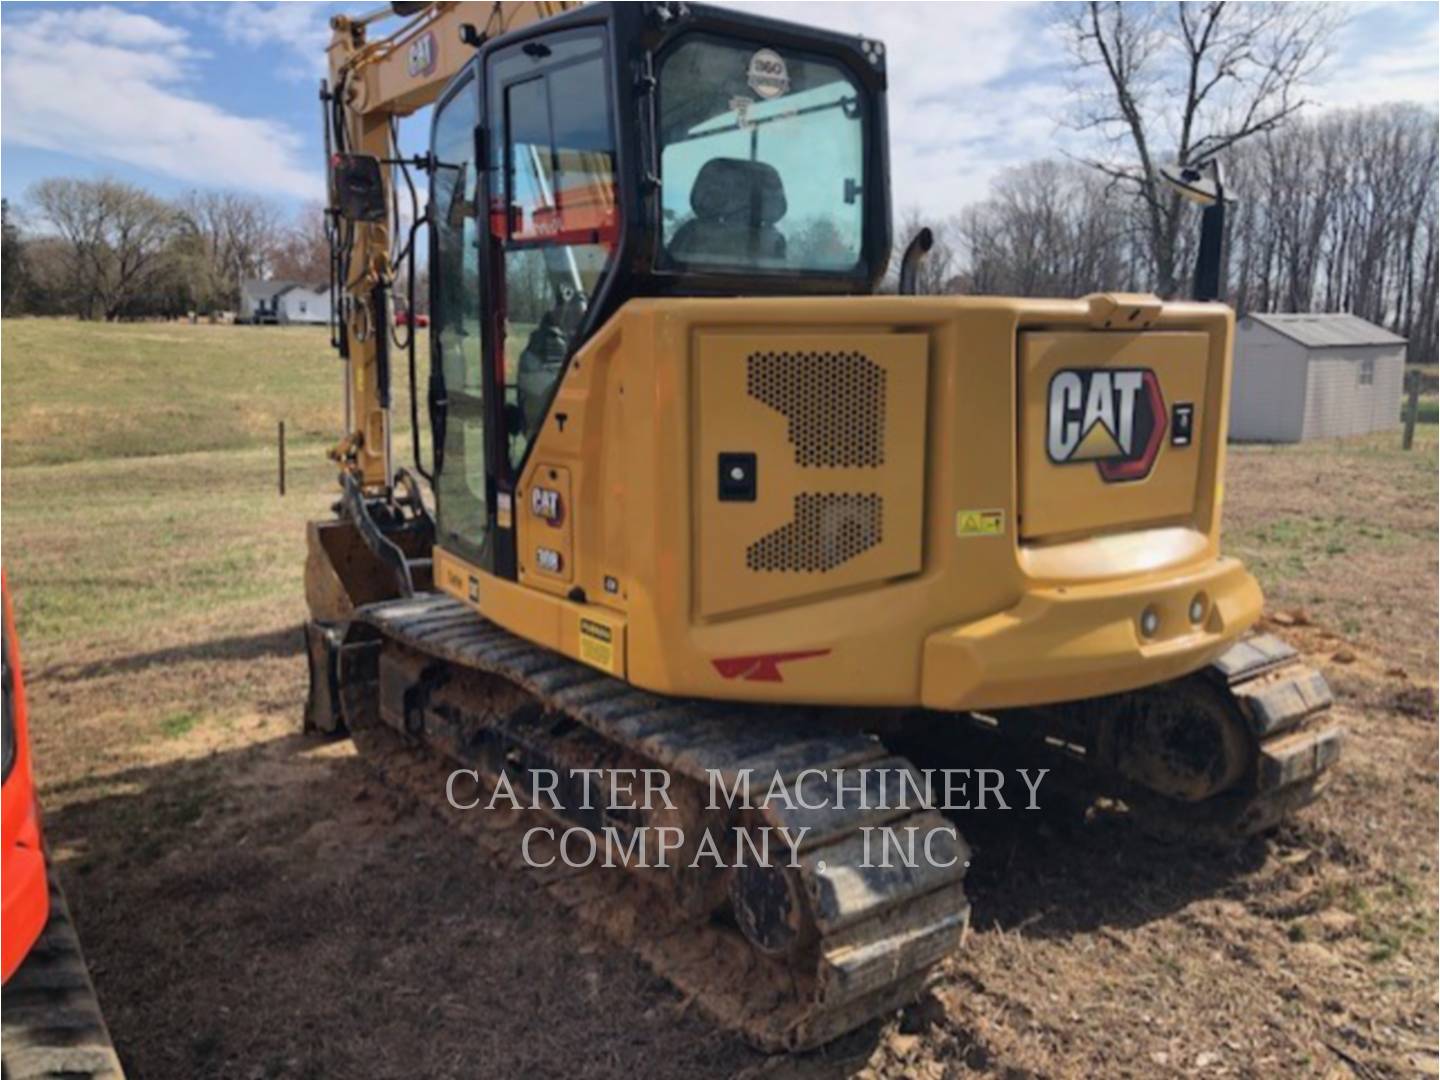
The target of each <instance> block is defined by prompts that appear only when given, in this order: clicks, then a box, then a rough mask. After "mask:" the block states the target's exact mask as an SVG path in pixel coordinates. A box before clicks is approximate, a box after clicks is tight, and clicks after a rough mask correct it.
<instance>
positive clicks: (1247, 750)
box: [1101, 678, 1254, 802]
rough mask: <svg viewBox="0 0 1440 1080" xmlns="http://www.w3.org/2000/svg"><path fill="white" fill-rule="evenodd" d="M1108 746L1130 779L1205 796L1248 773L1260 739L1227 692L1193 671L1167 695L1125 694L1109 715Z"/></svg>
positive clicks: (1183, 798)
mask: <svg viewBox="0 0 1440 1080" xmlns="http://www.w3.org/2000/svg"><path fill="white" fill-rule="evenodd" d="M1181 687H1183V692H1182V693H1180V694H1176V693H1175V691H1176V690H1177V689H1180V688H1181ZM1101 752H1102V754H1103V755H1104V757H1105V758H1106V759H1108V760H1109V761H1110V762H1111V764H1112V766H1113V767H1114V768H1115V769H1116V770H1117V771H1118V772H1119V773H1120V774H1121V775H1122V776H1124V777H1125V778H1126V779H1127V780H1130V781H1132V782H1134V783H1136V784H1138V785H1140V786H1141V787H1143V788H1145V789H1147V790H1149V791H1151V792H1154V793H1155V794H1157V795H1161V796H1164V797H1165V798H1168V799H1175V800H1177V801H1179V802H1200V801H1201V800H1203V799H1208V798H1211V797H1212V796H1215V795H1218V794H1220V793H1221V792H1223V791H1227V790H1228V789H1230V788H1232V787H1234V786H1235V785H1236V784H1238V783H1239V782H1240V781H1241V780H1242V779H1243V778H1244V776H1245V773H1246V770H1247V769H1248V768H1249V766H1250V762H1251V761H1252V760H1253V758H1254V745H1253V739H1252V737H1251V735H1250V733H1249V731H1248V730H1247V729H1246V726H1245V722H1244V718H1243V717H1242V716H1241V715H1240V714H1239V713H1238V712H1237V711H1236V710H1235V709H1234V708H1233V707H1232V706H1231V705H1230V703H1229V701H1228V700H1227V699H1226V697H1225V695H1224V694H1223V693H1222V692H1221V691H1220V690H1218V689H1217V688H1216V687H1214V686H1213V685H1211V684H1210V683H1209V682H1207V681H1205V680H1203V679H1196V678H1191V679H1186V680H1183V681H1182V682H1181V683H1179V684H1172V686H1171V687H1170V688H1169V693H1167V694H1164V695H1160V694H1150V693H1145V692H1141V693H1137V694H1129V695H1125V696H1124V697H1122V698H1120V699H1119V708H1118V710H1117V712H1115V713H1114V714H1111V715H1109V716H1107V717H1106V718H1105V721H1104V722H1103V727H1102V733H1101Z"/></svg>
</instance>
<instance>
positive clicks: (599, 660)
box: [580, 619, 615, 671]
mask: <svg viewBox="0 0 1440 1080" xmlns="http://www.w3.org/2000/svg"><path fill="white" fill-rule="evenodd" d="M580 659H581V660H584V661H585V662H586V663H587V664H594V665H595V666H596V667H598V668H604V669H605V670H606V671H614V670H615V633H614V631H612V630H611V629H610V627H608V626H606V625H605V624H604V623H599V622H596V621H595V620H594V619H581V620H580Z"/></svg>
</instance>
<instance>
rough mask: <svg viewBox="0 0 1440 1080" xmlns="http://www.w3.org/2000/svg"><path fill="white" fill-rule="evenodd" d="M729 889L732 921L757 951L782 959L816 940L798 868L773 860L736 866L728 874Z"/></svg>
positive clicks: (795, 953)
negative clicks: (733, 914) (772, 861)
mask: <svg viewBox="0 0 1440 1080" xmlns="http://www.w3.org/2000/svg"><path fill="white" fill-rule="evenodd" d="M729 890H730V907H731V910H732V911H734V913H735V922H736V924H737V925H738V926H739V927H740V932H741V933H742V934H744V935H745V940H746V941H748V942H750V944H751V945H753V946H754V947H755V949H756V951H758V952H760V953H762V954H763V955H765V956H769V957H772V958H775V959H785V958H787V957H792V956H795V955H797V954H799V953H800V952H801V951H803V950H804V949H805V947H806V946H808V945H810V944H811V943H812V942H813V941H814V940H815V936H816V935H815V925H814V922H813V921H812V920H811V918H810V915H809V905H808V904H807V902H806V899H805V890H804V886H803V885H802V884H801V882H800V874H799V872H798V871H797V870H794V869H791V868H790V867H788V866H783V865H778V864H776V863H771V864H770V865H768V866H761V865H751V864H747V865H745V866H739V867H736V868H735V871H734V873H733V874H731V876H730V884H729Z"/></svg>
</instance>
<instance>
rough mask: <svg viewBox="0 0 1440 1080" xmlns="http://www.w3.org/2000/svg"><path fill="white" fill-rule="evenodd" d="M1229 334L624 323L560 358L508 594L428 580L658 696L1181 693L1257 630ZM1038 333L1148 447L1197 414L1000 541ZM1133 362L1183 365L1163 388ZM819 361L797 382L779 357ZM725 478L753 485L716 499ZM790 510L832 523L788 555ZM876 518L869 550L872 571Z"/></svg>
mask: <svg viewBox="0 0 1440 1080" xmlns="http://www.w3.org/2000/svg"><path fill="white" fill-rule="evenodd" d="M1132 310H1133V311H1135V312H1140V314H1139V315H1138V316H1133V317H1127V318H1126V320H1125V321H1126V325H1125V326H1124V329H1123V330H1122V329H1118V328H1116V329H1111V322H1112V320H1113V319H1114V317H1115V315H1116V313H1117V312H1122V313H1123V314H1124V315H1125V316H1130V312H1131V311H1132ZM1232 325H1233V319H1232V316H1231V314H1230V312H1229V311H1228V310H1227V309H1225V308H1223V307H1220V306H1219V305H1213V304H1194V303H1167V304H1161V303H1159V302H1158V301H1155V300H1154V299H1153V298H1130V297H1109V296H1107V297H1094V298H1089V299H1087V300H1077V301H1054V300H1021V299H1006V298H983V297H924V298H921V297H879V296H877V297H850V298H824V297H816V298H794V299H785V300H776V299H743V298H740V299H675V300H634V301H631V302H630V303H628V304H626V305H625V307H624V308H622V309H621V310H620V312H618V313H617V315H616V316H615V317H613V318H612V319H611V320H610V321H609V322H608V323H607V324H606V326H605V327H603V328H602V329H601V331H600V332H599V333H597V335H596V336H595V337H594V338H593V339H592V340H591V341H590V342H589V343H587V344H586V346H585V347H584V348H583V349H582V350H581V351H580V352H579V353H578V354H577V356H576V357H575V359H574V361H573V362H572V364H571V366H570V368H569V370H568V371H567V372H566V374H565V376H564V378H563V380H562V383H561V386H560V389H559V391H558V393H557V396H556V399H555V403H554V405H553V406H552V409H551V412H550V415H549V416H548V417H547V419H546V421H545V424H544V426H543V428H542V430H541V432H540V434H539V436H538V438H537V440H536V443H535V448H534V451H533V453H532V454H531V457H530V460H529V462H528V464H527V467H526V470H525V473H524V475H523V476H522V477H521V483H520V486H519V491H518V492H517V494H516V500H515V527H516V528H517V529H518V530H519V531H518V536H517V539H518V543H519V547H520V550H521V557H520V573H519V579H518V581H516V582H510V581H502V580H499V579H496V578H493V577H490V576H489V575H486V574H484V573H482V572H479V571H477V570H476V569H475V568H474V567H470V566H467V565H466V564H465V563H464V561H463V560H460V559H458V558H456V557H455V556H454V555H453V554H451V553H448V552H443V551H442V552H437V558H436V576H437V581H438V582H439V584H440V587H441V588H443V589H444V590H445V591H446V592H449V593H451V594H452V595H454V596H456V597H457V598H459V599H461V600H465V601H467V602H469V603H471V604H472V605H473V606H475V607H477V608H478V609H479V610H480V611H481V612H482V613H483V614H485V615H486V616H488V617H490V618H492V619H494V620H495V621H497V622H499V623H500V624H501V625H504V626H506V627H507V628H509V629H511V630H513V631H514V632H516V633H520V634H522V635H524V636H526V637H528V638H530V639H531V640H534V641H537V642H539V643H541V644H545V645H547V646H548V647H550V648H554V649H557V650H559V651H561V652H563V653H565V654H566V655H569V656H573V657H576V658H579V659H582V660H586V661H587V662H589V663H591V664H592V665H593V666H596V667H601V668H602V669H603V670H606V671H609V672H610V673H612V674H615V675H619V676H622V677H624V678H627V679H628V680H630V681H631V682H632V683H635V684H636V685H638V686H641V687H643V688H646V689H650V690H654V691H657V692H662V693H674V694H689V695H694V696H701V697H711V698H722V699H738V700H752V701H777V702H786V701H788V702H799V703H814V704H849V705H860V706H866V705H874V706H907V705H915V704H922V703H923V704H925V705H928V706H931V707H935V708H983V707H987V706H991V705H998V704H1006V705H1013V704H1018V703H1023V702H1024V700H1025V698H1026V695H1027V692H1028V691H1027V690H1026V687H1027V685H1033V686H1034V687H1035V688H1036V690H1035V696H1036V698H1037V701H1038V700H1047V701H1053V700H1062V699H1065V698H1077V697H1086V696H1090V695H1092V694H1095V693H1100V692H1113V691H1118V690H1122V689H1128V688H1133V687H1138V686H1143V685H1148V684H1150V683H1153V682H1158V681H1161V680H1163V679H1168V678H1174V677H1176V676H1177V675H1180V674H1183V673H1185V672H1186V671H1191V670H1195V669H1197V668H1199V667H1201V666H1203V665H1204V664H1205V663H1208V662H1209V661H1210V660H1211V659H1213V657H1214V656H1216V655H1218V654H1219V653H1220V652H1221V651H1223V649H1224V648H1225V647H1226V646H1227V645H1229V644H1230V643H1231V642H1232V641H1234V640H1235V638H1237V637H1238V636H1239V635H1240V634H1241V633H1243V632H1244V630H1246V629H1247V628H1248V627H1249V625H1250V624H1251V623H1253V622H1254V620H1255V618H1256V617H1257V616H1258V611H1259V604H1260V595H1259V590H1258V588H1257V587H1256V585H1255V583H1254V580H1253V578H1251V577H1250V575H1248V574H1246V573H1245V572H1244V570H1243V568H1241V567H1239V566H1238V564H1236V563H1234V562H1233V560H1221V559H1219V558H1218V556H1219V553H1220V552H1219V520H1220V514H1219V511H1220V503H1221V494H1222V492H1223V463H1224V436H1225V421H1226V417H1225V411H1226V403H1227V401H1228V393H1229V386H1228V383H1229V349H1230V340H1231V328H1232ZM1032 334H1033V335H1046V334H1048V335H1052V336H1054V337H1055V338H1056V339H1057V340H1064V341H1065V342H1067V344H1066V345H1065V349H1064V353H1063V360H1064V362H1063V364H1062V363H1059V362H1058V361H1057V363H1056V364H1055V365H1052V366H1053V367H1054V368H1055V370H1057V371H1058V370H1060V368H1062V367H1066V368H1068V367H1076V368H1087V367H1097V368H1104V367H1107V366H1109V367H1121V366H1123V367H1125V368H1127V369H1129V368H1138V367H1147V368H1149V369H1150V370H1152V371H1153V372H1154V376H1155V378H1156V380H1157V382H1158V389H1159V392H1160V395H1161V399H1162V400H1163V402H1164V403H1165V407H1166V411H1167V415H1166V422H1167V424H1168V423H1171V422H1172V417H1171V415H1170V414H1169V407H1170V405H1171V404H1172V403H1174V402H1177V401H1178V402H1185V403H1187V404H1192V405H1193V406H1194V408H1193V412H1192V414H1191V416H1190V418H1189V423H1190V425H1191V429H1192V431H1191V437H1190V439H1189V441H1188V442H1186V443H1184V444H1183V445H1182V444H1179V443H1172V442H1171V440H1170V438H1169V435H1168V434H1167V436H1166V437H1165V438H1164V439H1162V440H1161V442H1160V444H1159V445H1157V446H1156V448H1155V456H1154V458H1153V460H1152V461H1151V462H1150V463H1149V464H1150V465H1152V466H1153V471H1152V472H1151V473H1149V474H1148V475H1147V477H1145V478H1140V479H1138V480H1129V481H1127V482H1126V483H1124V484H1122V485H1109V484H1102V483H1101V482H1100V481H1098V480H1096V478H1095V477H1094V475H1092V474H1093V473H1094V472H1095V471H1096V470H1097V469H1098V468H1100V467H1101V465H1104V466H1105V467H1106V468H1117V469H1121V470H1122V471H1123V470H1125V469H1128V468H1131V466H1130V465H1129V462H1128V460H1114V461H1109V462H1105V461H1097V460H1096V459H1094V458H1093V456H1092V458H1091V459H1088V460H1086V461H1083V462H1081V463H1079V464H1072V465H1066V466H1064V467H1063V468H1062V467H1056V468H1055V469H1054V470H1053V473H1054V475H1052V476H1050V477H1048V478H1045V480H1043V481H1041V483H1042V484H1043V483H1044V482H1050V483H1053V484H1057V485H1062V487H1061V488H1060V489H1059V490H1060V491H1061V493H1063V494H1064V495H1065V496H1066V498H1065V499H1064V500H1061V501H1064V502H1065V504H1066V505H1067V506H1069V507H1070V510H1069V511H1066V512H1068V513H1071V514H1074V515H1075V516H1074V517H1070V518H1065V517H1061V518H1056V519H1052V520H1051V521H1049V522H1046V521H1045V519H1044V517H1043V514H1044V513H1045V512H1046V511H1045V510H1044V509H1043V508H1042V507H1041V502H1040V501H1036V500H1035V499H1031V501H1030V504H1029V505H1030V508H1031V512H1038V513H1040V514H1041V515H1042V518H1041V527H1040V529H1038V530H1034V529H1032V527H1031V526H1030V525H1028V524H1027V523H1026V522H1024V521H1022V513H1023V512H1024V511H1025V509H1026V507H1027V502H1026V500H1027V498H1028V497H1029V492H1028V485H1029V483H1030V482H1031V481H1032V480H1034V479H1035V478H1034V476H1033V475H1027V472H1026V469H1025V467H1024V466H1023V465H1022V459H1024V458H1025V457H1026V455H1033V454H1034V453H1036V449H1035V447H1033V446H1031V445H1030V444H1031V442H1033V441H1034V440H1035V438H1037V432H1035V430H1034V428H1035V427H1036V424H1037V418H1039V417H1041V416H1042V415H1044V412H1043V410H1044V409H1045V408H1046V406H1045V405H1044V404H1043V403H1039V404H1037V400H1036V397H1037V393H1041V394H1043V391H1044V388H1040V389H1039V390H1037V388H1036V387H1035V386H1033V385H1032V382H1031V381H1030V380H1027V378H1026V374H1025V372H1026V369H1025V367H1024V364H1023V363H1022V355H1023V354H1025V348H1024V345H1023V343H1024V342H1025V341H1027V340H1038V338H1037V339H1030V338H1028V335H1032ZM1151 338H1153V339H1156V341H1157V342H1158V341H1160V339H1164V340H1165V341H1168V342H1170V343H1172V344H1173V343H1183V345H1184V352H1185V355H1184V357H1182V362H1180V363H1178V364H1177V363H1172V362H1171V360H1170V356H1171V354H1172V353H1173V349H1167V348H1166V347H1164V346H1162V345H1159V344H1156V343H1155V342H1152V341H1151V340H1149V339H1151ZM777 342H779V343H783V344H782V345H776V344H775V343H777ZM784 354H789V355H790V357H791V359H790V360H789V361H780V360H770V361H766V360H765V359H764V358H765V357H766V356H782V355H784ZM820 354H825V355H826V356H827V357H828V360H827V361H826V365H825V366H824V367H822V368H815V369H814V370H811V371H809V372H800V368H801V367H804V366H805V363H804V362H802V363H801V364H800V365H799V367H797V366H796V361H795V360H794V357H796V356H801V357H804V356H809V355H820ZM1161 354H1164V355H1161ZM1056 355H1057V356H1058V355H1060V354H1056ZM855 356H859V357H861V358H862V359H863V361H864V363H857V362H855V361H854V360H853V359H848V358H850V357H855ZM752 358H758V360H757V362H756V363H752ZM1136 358H1138V359H1136ZM1132 359H1135V362H1134V363H1131V360H1132ZM1141 359H1143V360H1144V363H1143V364H1141V363H1140V362H1139V360H1141ZM1121 361H1123V364H1122V363H1121ZM809 363H810V364H811V365H812V367H813V364H814V361H813V360H812V361H810V362H809ZM875 369H879V372H880V373H883V379H879V378H878V377H877V371H876V370H875ZM817 371H819V372H822V373H828V374H833V375H834V376H835V378H834V380H833V381H828V380H826V379H824V378H822V377H820V376H819V375H817V374H816V372H817ZM797 372H800V373H798V374H797ZM847 380H849V382H847ZM852 382H853V383H855V384H856V385H858V386H859V390H858V391H852V390H851V389H849V388H848V387H849V384H850V383H852ZM877 382H879V383H882V384H883V390H882V391H881V392H882V393H883V396H884V409H883V433H882V434H883V449H882V450H880V451H877V450H876V449H875V443H876V438H875V437H873V436H872V433H874V432H875V431H876V430H877V428H878V427H880V426H882V421H881V419H880V416H881V415H882V414H881V412H880V411H879V410H877V409H876V408H875V405H874V397H875V396H876V392H877ZM1111 388H1112V389H1118V390H1123V389H1124V386H1123V384H1120V385H1118V386H1112V387H1111ZM1087 392H1088V391H1087ZM1097 393H1098V391H1097ZM1192 399H1193V400H1192ZM1117 400H1119V399H1118V398H1117ZM775 402H778V403H779V405H780V406H781V407H780V408H777V407H776V405H775V404H773V403H775ZM1098 407H1100V406H1098V405H1097V408H1098ZM1037 410H1039V411H1037ZM1027 417H1028V418H1029V419H1027ZM1082 419H1083V416H1082ZM1045 420H1046V423H1047V424H1048V416H1045ZM1112 423H1113V424H1114V425H1115V427H1116V429H1117V430H1116V433H1117V434H1119V433H1120V431H1119V429H1120V425H1119V423H1118V421H1113V420H1112ZM841 436H846V437H845V438H841ZM842 444H843V445H842ZM1040 452H1042V453H1043V449H1042V450H1041V451H1040ZM1089 452H1092V454H1093V447H1091V448H1089ZM752 454H753V455H754V457H753V461H752V459H751V458H750V457H749V456H748V455H752ZM722 455H737V456H736V457H733V458H732V457H728V456H727V457H725V458H724V459H723V463H724V464H725V465H726V466H739V467H741V468H742V472H743V471H744V469H745V468H751V469H753V470H754V475H753V476H752V477H750V478H748V479H747V478H746V477H744V476H741V477H740V478H738V479H735V478H733V477H732V479H734V483H735V485H737V489H736V490H730V491H727V489H726V487H725V485H724V484H722V473H721V471H720V470H721V466H722ZM1102 456H1103V455H1102ZM727 471H728V470H727ZM552 474H554V476H555V477H563V478H565V479H566V481H567V483H566V484H565V485H561V486H563V487H564V490H563V491H561V490H560V487H561V486H557V485H556V483H555V482H553V481H552V480H550V479H548V478H550V477H551V475H552ZM882 477H883V478H882ZM750 482H753V484H754V493H753V495H754V497H753V499H752V498H750V497H749V495H748V493H747V491H746V487H747V484H748V483H750ZM536 487H539V488H544V489H547V491H550V492H555V491H558V492H560V498H561V500H562V503H565V504H568V505H564V507H563V510H562V511H561V520H562V522H563V525H564V528H565V533H566V538H565V541H564V544H563V545H562V546H563V547H564V548H565V549H566V554H568V555H569V558H568V559H566V560H565V561H564V564H563V570H562V574H561V575H556V574H554V573H550V572H547V571H545V570H544V569H543V565H544V564H545V562H546V561H547V560H549V558H550V557H549V556H548V555H546V554H544V553H543V552H541V550H540V549H541V548H544V547H550V548H551V549H552V550H558V549H557V548H556V547H555V545H554V544H552V543H550V542H548V541H549V540H551V539H552V538H554V536H555V532H556V530H555V526H554V522H553V513H554V510H553V506H552V502H551V499H550V495H549V494H545V495H543V496H541V497H540V498H539V500H538V501H537V502H536V503H534V504H532V503H531V502H530V500H531V498H532V491H533V490H534V489H535V488H536ZM1119 487H1125V488H1128V491H1127V494H1126V500H1125V503H1124V506H1123V508H1122V509H1123V513H1119V514H1110V513H1109V511H1108V509H1106V506H1105V502H1106V499H1107V497H1108V495H1107V493H1108V492H1109V491H1110V490H1111V489H1112V488H1119ZM807 494H809V495H821V496H826V495H831V496H833V495H844V496H849V498H848V499H847V500H845V501H844V502H843V503H837V504H836V507H832V509H831V510H830V516H828V517H827V516H826V515H825V514H824V513H818V514H817V513H815V512H814V504H813V502H812V501H810V500H807V504H809V506H808V509H809V511H810V516H809V517H808V518H806V519H805V520H806V521H807V522H808V526H807V527H808V530H809V531H808V533H806V534H804V535H802V537H801V538H802V539H803V540H804V541H805V542H804V543H799V544H797V543H794V542H793V541H794V540H795V539H796V534H797V533H799V532H800V528H799V527H798V525H797V523H800V522H801V521H802V518H805V514H806V512H807V506H805V505H799V504H798V502H797V500H798V499H799V496H802V495H807ZM875 496H878V497H879V498H880V499H881V500H882V501H883V502H882V506H881V507H880V514H881V520H882V521H883V539H882V540H881V541H880V542H879V543H873V544H869V545H868V546H867V544H866V540H867V534H866V532H865V521H866V520H867V519H866V514H868V513H869V512H870V511H869V510H868V509H867V507H869V506H871V505H872V503H871V502H870V501H868V500H871V499H872V498H873V497H875ZM857 497H858V498H857ZM1041 501H1044V500H1041ZM1052 501H1053V500H1052ZM535 506H540V507H543V508H545V512H544V513H543V514H540V515H537V514H536V513H534V507H535ZM837 507H838V508H837ZM1062 510H1063V508H1062ZM1087 514H1089V515H1091V517H1088V518H1087V517H1086V516H1085V515H1087ZM1097 514H1098V516H1096V515H1097ZM792 525H797V528H793V529H790V533H789V534H787V533H786V529H787V528H789V527H790V526H792ZM857 537H858V539H857ZM767 540H768V542H767ZM857 548H858V550H856V549H857ZM807 558H808V559H810V560H811V562H810V563H809V564H808V565H807V564H806V563H805V560H806V559H807ZM785 559H790V560H792V561H790V562H788V563H786V562H784V560H785ZM772 561H774V562H779V563H781V565H782V566H783V567H784V568H783V569H776V568H775V566H774V565H772V564H771V562H772ZM551 565H553V562H552V563H551ZM1197 599H1198V600H1200V601H1202V602H1203V603H1202V604H1201V606H1200V607H1199V608H1196V609H1195V610H1197V611H1199V614H1200V617H1199V618H1198V619H1194V620H1191V619H1188V618H1187V616H1186V612H1187V611H1189V610H1191V607H1192V604H1191V602H1192V600H1197ZM1152 606H1154V607H1155V608H1156V610H1157V611H1158V613H1159V615H1160V619H1159V621H1158V625H1154V626H1152V627H1151V630H1150V632H1142V629H1141V623H1142V615H1143V613H1144V612H1145V611H1146V610H1147V609H1148V608H1150V607H1152ZM1145 621H1146V622H1147V624H1148V623H1151V622H1153V620H1145ZM1022 669H1023V671H1022ZM1097 669H1103V671H1104V673H1105V677H1104V680H1103V685H1097V683H1096V682H1095V680H1094V679H1093V678H1092V677H1091V676H1092V675H1093V673H1094V672H1095V671H1096V670H1097ZM1021 674H1023V675H1024V677H1023V678H1021V677H1019V676H1020V675H1021Z"/></svg>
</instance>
